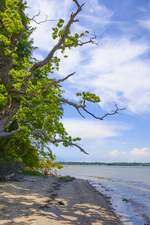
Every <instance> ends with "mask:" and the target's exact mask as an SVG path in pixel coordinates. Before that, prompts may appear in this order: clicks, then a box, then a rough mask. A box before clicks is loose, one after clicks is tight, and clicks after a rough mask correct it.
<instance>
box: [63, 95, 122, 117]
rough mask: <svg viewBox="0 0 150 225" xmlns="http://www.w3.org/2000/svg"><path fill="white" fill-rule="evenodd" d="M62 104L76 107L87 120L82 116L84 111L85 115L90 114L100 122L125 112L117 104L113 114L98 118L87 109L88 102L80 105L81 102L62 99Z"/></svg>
mask: <svg viewBox="0 0 150 225" xmlns="http://www.w3.org/2000/svg"><path fill="white" fill-rule="evenodd" d="M61 102H62V103H63V104H68V105H70V106H72V107H74V108H75V109H76V110H77V112H78V113H79V114H80V115H81V116H82V117H83V118H85V116H84V115H83V114H82V111H83V112H85V113H87V114H89V115H90V116H92V117H93V118H95V119H98V120H103V119H104V118H105V117H108V116H113V115H115V114H117V113H119V112H120V111H122V110H125V108H119V107H118V105H117V104H115V105H114V106H115V108H114V110H112V111H111V112H107V113H105V114H104V115H102V116H96V115H95V114H94V113H92V112H90V111H89V110H88V109H87V106H86V102H85V101H82V102H81V103H80V102H79V103H76V102H72V101H70V100H68V99H65V98H62V99H61Z"/></svg>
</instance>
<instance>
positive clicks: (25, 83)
mask: <svg viewBox="0 0 150 225" xmlns="http://www.w3.org/2000/svg"><path fill="white" fill-rule="evenodd" d="M73 1H74V0H73ZM74 2H75V4H76V5H77V10H76V11H75V12H74V13H71V15H70V18H69V20H68V23H67V24H66V26H65V27H64V32H63V35H62V37H61V38H60V39H59V40H58V42H57V43H56V45H55V46H54V47H53V48H52V49H51V50H50V52H49V53H48V55H47V56H46V57H45V59H43V60H41V61H39V62H37V63H35V64H33V66H32V67H31V68H30V69H29V72H30V75H29V76H27V77H25V79H24V80H23V83H22V87H21V91H24V92H25V91H26V89H27V87H28V82H29V81H30V79H31V78H32V75H33V72H34V71H35V70H36V69H38V68H41V67H42V66H44V65H46V64H48V62H49V61H50V60H51V59H52V58H53V56H54V54H55V53H56V51H57V50H59V49H60V48H61V46H62V44H63V43H64V42H65V39H66V38H67V35H68V32H69V30H70V27H71V25H72V24H73V23H74V22H76V21H75V18H76V16H77V15H78V14H79V12H80V11H81V10H82V7H83V6H84V3H83V4H81V5H80V4H79V3H78V1H77V0H75V1H74Z"/></svg>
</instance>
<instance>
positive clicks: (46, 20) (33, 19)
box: [29, 11, 57, 25]
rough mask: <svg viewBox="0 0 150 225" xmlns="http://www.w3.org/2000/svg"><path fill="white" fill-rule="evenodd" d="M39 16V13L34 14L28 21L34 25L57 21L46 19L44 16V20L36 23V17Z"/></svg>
mask: <svg viewBox="0 0 150 225" xmlns="http://www.w3.org/2000/svg"><path fill="white" fill-rule="evenodd" d="M39 15H40V11H39V12H38V13H37V14H35V15H34V16H33V17H32V18H29V19H30V21H33V22H34V23H36V24H38V25H39V24H41V23H45V22H50V21H57V20H50V19H47V16H46V18H45V20H41V21H39V22H38V21H36V20H35V18H36V17H38V16H39Z"/></svg>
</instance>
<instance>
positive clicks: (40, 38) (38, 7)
mask: <svg viewBox="0 0 150 225" xmlns="http://www.w3.org/2000/svg"><path fill="white" fill-rule="evenodd" d="M27 3H28V6H29V7H28V9H27V13H28V14H29V15H30V17H32V16H34V15H36V14H37V13H38V12H40V15H39V16H38V17H36V18H35V20H37V21H43V20H45V18H47V19H48V20H52V21H49V22H45V23H41V24H40V25H37V24H36V23H34V22H32V25H33V26H34V27H36V30H35V31H34V32H33V35H32V37H33V39H34V45H35V46H36V47H38V48H40V50H45V51H48V50H49V48H50V46H52V45H53V43H54V42H53V40H52V38H51V29H52V27H54V26H55V24H56V21H53V20H58V19H60V18H64V19H66V18H67V17H68V16H69V12H70V9H71V7H72V1H70V0H63V1H60V0H51V1H49V0H42V1H41V0H36V3H35V1H34V0H27Z"/></svg>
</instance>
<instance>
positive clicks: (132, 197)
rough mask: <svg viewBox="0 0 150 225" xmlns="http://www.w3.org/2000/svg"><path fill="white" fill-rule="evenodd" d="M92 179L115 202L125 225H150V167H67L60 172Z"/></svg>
mask: <svg viewBox="0 0 150 225" xmlns="http://www.w3.org/2000/svg"><path fill="white" fill-rule="evenodd" d="M60 173H61V174H62V175H70V176H74V177H76V178H83V179H88V180H89V182H90V184H91V185H92V186H93V187H94V188H95V189H97V190H98V191H100V192H101V193H103V194H104V195H107V196H108V197H110V199H111V203H112V206H113V208H114V210H115V211H116V213H117V214H118V215H119V216H120V218H121V220H122V222H123V224H125V225H144V224H148V225H150V166H103V165H101V166H98V165H65V166H64V168H63V169H62V170H61V172H60Z"/></svg>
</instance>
